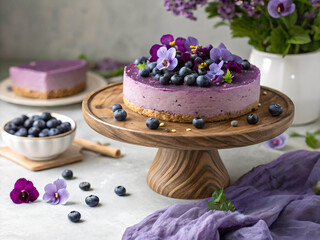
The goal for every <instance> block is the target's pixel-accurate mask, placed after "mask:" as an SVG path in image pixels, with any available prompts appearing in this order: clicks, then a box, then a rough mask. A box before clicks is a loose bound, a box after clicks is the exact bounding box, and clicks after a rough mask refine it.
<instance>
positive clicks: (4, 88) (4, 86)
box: [0, 72, 107, 107]
mask: <svg viewBox="0 0 320 240" xmlns="http://www.w3.org/2000/svg"><path fill="white" fill-rule="evenodd" d="M105 85H107V80H105V79H104V78H103V77H100V76H99V75H97V74H95V73H93V72H88V73H87V86H86V88H85V90H84V91H82V92H80V93H77V94H75V95H72V96H70V97H64V98H52V99H35V98H25V97H20V96H17V95H15V94H14V93H13V91H10V90H9V89H10V88H11V86H12V82H11V78H6V79H4V80H3V81H1V82H0V99H1V100H3V101H6V102H9V103H14V104H20V105H27V106H44V107H50V106H63V105H69V104H73V103H78V102H81V101H82V100H83V99H84V98H85V97H86V96H87V95H88V94H89V93H90V92H92V91H93V90H95V89H97V88H100V87H103V86H105Z"/></svg>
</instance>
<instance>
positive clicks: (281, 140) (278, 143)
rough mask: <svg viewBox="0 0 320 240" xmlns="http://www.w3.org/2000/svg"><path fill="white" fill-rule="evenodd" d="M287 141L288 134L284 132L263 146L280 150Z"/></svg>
mask: <svg viewBox="0 0 320 240" xmlns="http://www.w3.org/2000/svg"><path fill="white" fill-rule="evenodd" d="M287 140H288V134H286V133H285V132H284V133H282V134H281V135H279V136H277V137H275V138H272V139H270V140H268V141H266V142H264V144H265V146H267V147H270V148H273V149H282V148H284V147H285V145H286V143H287Z"/></svg>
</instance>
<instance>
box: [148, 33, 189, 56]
mask: <svg viewBox="0 0 320 240" xmlns="http://www.w3.org/2000/svg"><path fill="white" fill-rule="evenodd" d="M160 42H161V43H162V45H160V44H154V45H153V46H152V47H151V49H150V55H151V57H150V59H149V61H150V62H155V61H157V59H158V55H157V52H158V50H159V48H161V47H162V46H163V45H164V46H166V48H167V49H169V48H171V47H174V48H175V49H176V50H178V51H181V52H185V51H186V49H185V46H184V45H185V42H186V39H184V38H182V37H178V38H177V39H176V40H174V37H173V36H172V35H171V34H166V35H163V36H162V37H161V38H160Z"/></svg>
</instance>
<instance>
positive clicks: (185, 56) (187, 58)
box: [179, 52, 191, 62]
mask: <svg viewBox="0 0 320 240" xmlns="http://www.w3.org/2000/svg"><path fill="white" fill-rule="evenodd" d="M179 60H181V61H183V62H188V61H190V60H191V56H190V53H188V52H183V53H181V56H180V57H179Z"/></svg>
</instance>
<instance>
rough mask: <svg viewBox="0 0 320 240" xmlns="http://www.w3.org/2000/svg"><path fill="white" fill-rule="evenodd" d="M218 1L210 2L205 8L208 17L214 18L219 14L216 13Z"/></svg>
mask: <svg viewBox="0 0 320 240" xmlns="http://www.w3.org/2000/svg"><path fill="white" fill-rule="evenodd" d="M218 4H219V3H218V2H210V3H208V6H207V7H206V8H205V11H206V12H207V13H208V14H209V16H208V18H214V17H217V16H220V15H219V13H218Z"/></svg>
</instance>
